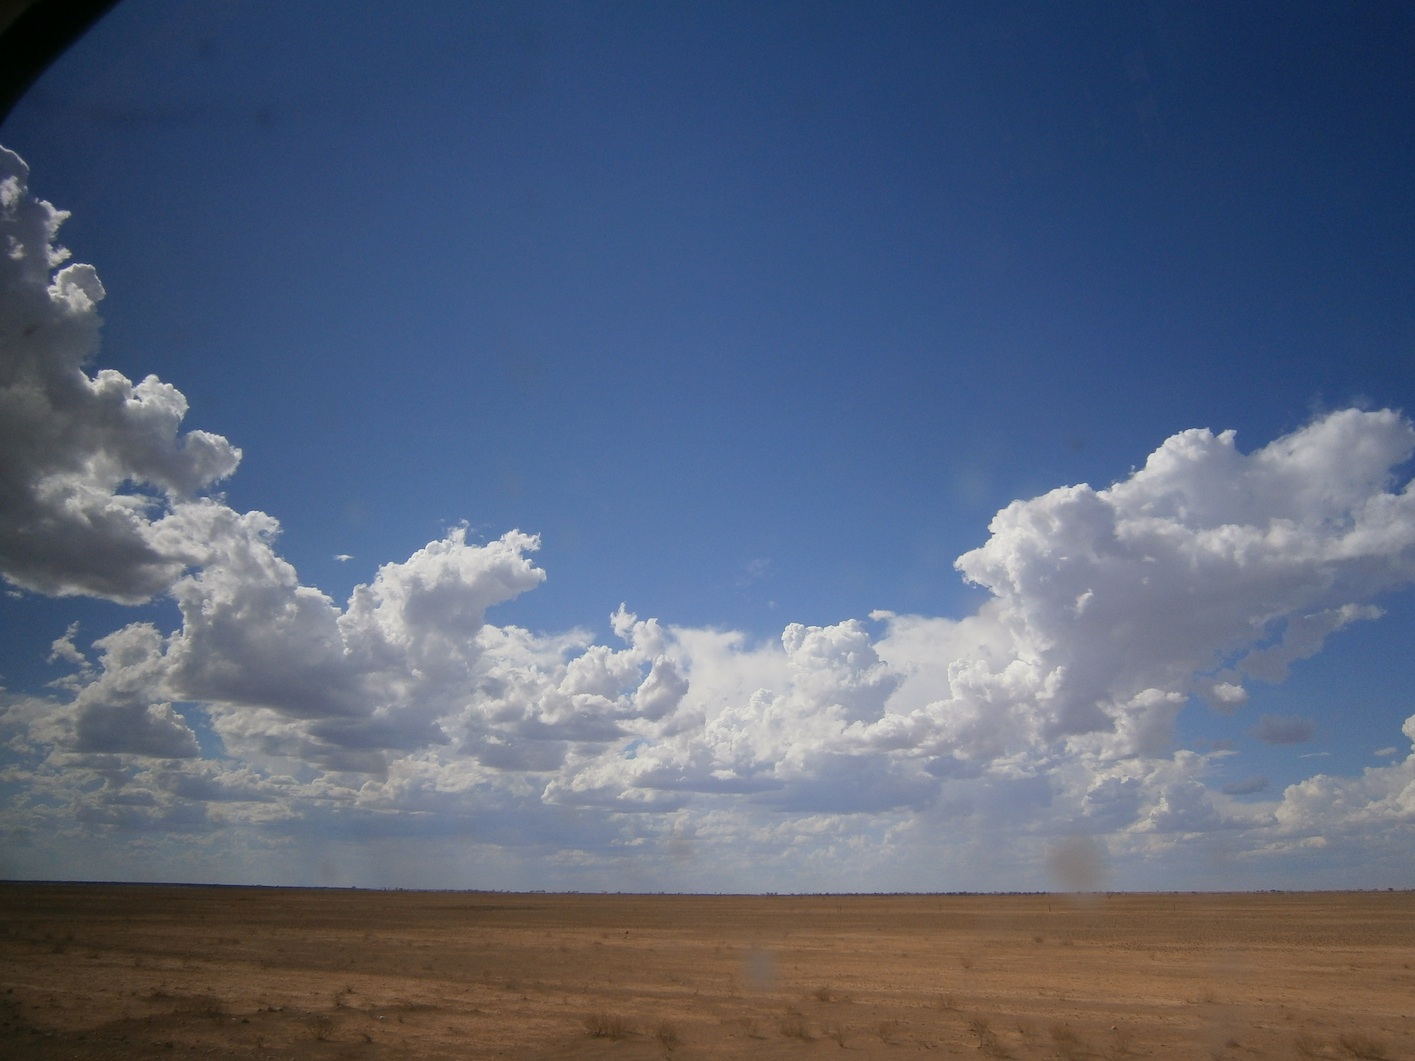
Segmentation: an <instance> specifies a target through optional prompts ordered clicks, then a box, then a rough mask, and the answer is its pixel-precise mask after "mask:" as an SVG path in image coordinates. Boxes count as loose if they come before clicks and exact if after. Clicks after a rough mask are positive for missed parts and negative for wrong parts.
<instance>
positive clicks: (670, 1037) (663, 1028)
mask: <svg viewBox="0 0 1415 1061" xmlns="http://www.w3.org/2000/svg"><path fill="white" fill-rule="evenodd" d="M654 1038H656V1039H657V1040H658V1043H659V1045H660V1046H662V1047H663V1048H664V1049H666V1050H672V1049H673V1048H674V1047H675V1046H677V1045H678V1044H679V1043H680V1042H682V1039H681V1038H679V1035H678V1029H677V1028H675V1027H674V1026H673V1024H672V1022H671V1021H663V1022H662V1023H661V1024H659V1026H658V1031H656V1032H655V1033H654Z"/></svg>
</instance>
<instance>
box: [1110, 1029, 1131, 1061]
mask: <svg viewBox="0 0 1415 1061" xmlns="http://www.w3.org/2000/svg"><path fill="white" fill-rule="evenodd" d="M1133 1054H1134V1051H1133V1050H1131V1049H1130V1033H1129V1032H1128V1031H1126V1030H1125V1029H1124V1028H1119V1029H1117V1030H1116V1032H1115V1034H1114V1035H1113V1036H1111V1040H1110V1045H1109V1046H1107V1047H1106V1048H1105V1057H1106V1061H1123V1059H1124V1058H1127V1057H1130V1056H1132V1055H1133Z"/></svg>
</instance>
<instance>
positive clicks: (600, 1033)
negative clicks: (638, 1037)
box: [585, 1013, 634, 1041]
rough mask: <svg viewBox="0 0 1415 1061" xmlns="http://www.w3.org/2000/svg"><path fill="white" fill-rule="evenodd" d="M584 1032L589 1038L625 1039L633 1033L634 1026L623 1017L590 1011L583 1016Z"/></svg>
mask: <svg viewBox="0 0 1415 1061" xmlns="http://www.w3.org/2000/svg"><path fill="white" fill-rule="evenodd" d="M585 1034H586V1035H588V1036H589V1037H590V1038H591V1039H613V1040H615V1041H618V1040H620V1039H627V1038H629V1037H630V1036H631V1035H633V1034H634V1026H633V1025H632V1024H631V1023H629V1021H627V1020H625V1019H624V1018H623V1017H616V1016H612V1015H611V1014H608V1013H591V1014H590V1015H589V1016H587V1017H586V1018H585Z"/></svg>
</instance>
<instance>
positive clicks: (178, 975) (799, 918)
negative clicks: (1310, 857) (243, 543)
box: [0, 884, 1415, 1061]
mask: <svg viewBox="0 0 1415 1061" xmlns="http://www.w3.org/2000/svg"><path fill="white" fill-rule="evenodd" d="M0 919H2V920H0V1056H3V1057H8V1058H16V1059H20V1058H78V1059H89V1058H136V1057H142V1058H151V1057H159V1058H169V1057H170V1058H186V1057H202V1058H205V1057H241V1058H300V1059H304V1058H356V1059H373V1058H402V1057H408V1058H491V1057H507V1058H545V1057H548V1058H570V1057H574V1058H581V1057H585V1058H622V1059H631V1058H673V1059H675V1061H679V1059H681V1061H689V1059H693V1058H727V1057H734V1058H735V1057H763V1058H778V1057H780V1058H810V1057H815V1058H827V1057H834V1056H836V1055H837V1053H839V1052H840V1051H842V1050H844V1051H845V1052H846V1054H847V1055H849V1056H855V1057H906V1056H911V1055H918V1054H924V1055H928V1056H933V1057H950V1056H963V1057H976V1056H983V1057H993V1058H1004V1057H1012V1058H1057V1059H1062V1061H1070V1059H1087V1058H1095V1059H1105V1058H1205V1059H1206V1058H1234V1059H1237V1058H1257V1057H1264V1058H1299V1059H1300V1058H1349V1057H1366V1058H1389V1059H1397V1058H1405V1059H1409V1058H1415V893H1411V892H1393V893H1386V892H1379V893H1340V894H1330V893H1329V894H1320V893H1302V894H1294V893H1290V894H1259V895H1112V896H1105V897H1103V898H1097V899H1095V900H1092V901H1090V902H1088V903H1081V902H1076V901H1071V900H1068V899H1065V898H1061V897H1056V896H1035V895H1033V896H811V897H794V896H781V897H776V896H760V897H743V896H722V897H714V896H621V895H539V894H536V895H512V894H486V893H453V892H438V893H431V892H376V891H333V890H328V891H326V890H293V889H275V888H197V887H167V886H137V885H133V886H114V885H68V884H57V885H56V884H0Z"/></svg>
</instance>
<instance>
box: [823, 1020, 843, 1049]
mask: <svg viewBox="0 0 1415 1061" xmlns="http://www.w3.org/2000/svg"><path fill="white" fill-rule="evenodd" d="M825 1034H826V1036H827V1037H828V1038H831V1039H834V1040H835V1044H836V1045H837V1046H839V1047H841V1048H842V1049H843V1048H844V1047H845V1025H843V1024H827V1025H826V1026H825Z"/></svg>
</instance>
